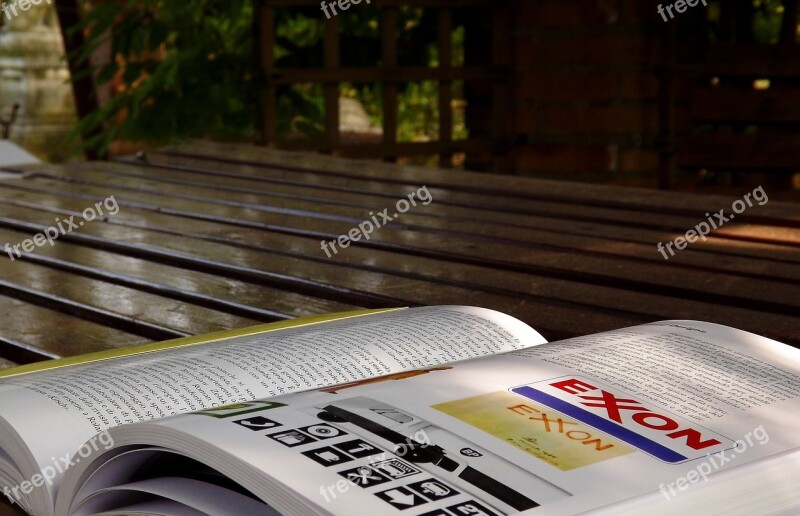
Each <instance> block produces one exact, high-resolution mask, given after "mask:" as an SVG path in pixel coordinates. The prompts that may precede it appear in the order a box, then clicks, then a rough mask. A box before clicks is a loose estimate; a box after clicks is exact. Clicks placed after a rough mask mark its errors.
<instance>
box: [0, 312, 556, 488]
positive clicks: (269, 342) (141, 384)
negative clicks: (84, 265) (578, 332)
mask: <svg viewBox="0 0 800 516" xmlns="http://www.w3.org/2000/svg"><path fill="white" fill-rule="evenodd" d="M542 342H544V339H543V338H542V337H541V336H540V335H539V334H537V333H536V332H535V331H533V330H532V329H530V328H529V327H528V326H526V325H525V324H523V323H521V322H519V321H517V320H515V319H513V318H511V317H509V316H506V315H503V314H500V313H497V312H493V311H491V310H485V309H480V308H469V307H425V308H416V309H409V310H399V311H393V312H384V313H380V314H376V315H365V316H360V317H356V318H349V319H344V320H341V321H335V322H330V323H325V324H317V325H312V326H304V327H300V328H295V329H286V330H281V331H278V332H271V333H263V334H255V335H248V336H244V337H237V338H231V339H228V340H225V341H218V342H213V343H209V344H202V345H195V346H191V347H186V348H178V349H170V350H165V351H161V352H156V353H150V354H147V355H138V356H132V357H125V358H119V359H115V360H108V361H104V362H95V363H89V364H85V365H76V366H72V367H67V368H63V369H56V370H50V371H42V372H39V373H31V374H27V375H23V376H17V377H11V378H6V379H3V380H0V415H2V418H3V419H4V420H5V421H6V422H7V423H8V425H9V426H10V427H12V428H13V429H14V430H15V431H16V432H17V433H18V434H19V435H20V436H22V437H23V439H24V440H25V442H26V443H27V445H28V446H29V447H30V449H31V450H32V452H33V456H34V458H35V460H36V463H37V464H39V466H40V467H41V468H44V467H46V466H48V465H49V464H51V463H52V461H53V457H61V456H63V455H64V454H65V453H72V454H74V453H75V450H76V449H78V447H79V446H80V445H81V444H82V443H83V442H85V441H86V440H88V439H89V438H90V437H91V436H92V435H94V434H97V433H98V432H104V431H105V430H107V429H108V428H111V427H114V426H118V425H124V424H130V423H134V422H137V421H145V420H149V419H154V418H161V417H165V416H169V415H174V414H179V413H184V412H191V411H196V410H202V409H208V408H212V407H216V406H220V405H225V404H230V403H235V402H241V401H246V400H252V399H257V398H263V397H268V396H276V395H280V394H283V393H288V392H293V391H299V390H306V389H313V388H319V387H323V386H327V385H333V384H341V383H345V382H354V381H362V380H365V379H369V378H374V377H379V376H384V375H389V374H398V373H402V372H404V371H408V370H413V369H416V368H420V367H430V366H437V365H440V364H445V363H450V362H454V361H459V360H466V359H469V358H474V357H477V356H484V355H489V354H494V353H500V352H505V351H509V350H514V349H521V348H523V347H525V346H531V345H535V344H540V343H542ZM43 421H47V422H48V423H47V424H45V425H43V424H42V422H43ZM53 425H55V426H58V427H59V430H60V431H59V432H58V434H57V436H56V438H54V435H53V434H54V433H53V431H52V427H53ZM55 483H57V480H56V481H54V484H55Z"/></svg>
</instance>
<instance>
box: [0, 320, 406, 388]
mask: <svg viewBox="0 0 800 516" xmlns="http://www.w3.org/2000/svg"><path fill="white" fill-rule="evenodd" d="M396 310H405V308H380V309H376V310H354V311H351V312H339V313H334V314H325V315H311V316H307V317H298V318H297V319H289V320H286V321H278V322H274V323H268V324H260V325H258V326H250V327H248V328H238V329H235V330H224V331H218V332H214V333H206V334H204V335H192V336H190V337H182V338H179V339H172V340H166V341H162V342H151V343H148V344H140V345H136V346H130V347H127V348H121V349H107V350H104V351H97V352H95V353H87V354H85V355H77V356H74V357H67V358H59V359H57V360H46V361H44V362H36V363H33V364H28V365H23V366H17V367H12V368H10V369H5V370H2V371H0V379H2V378H10V377H13V376H20V375H23V374H30V373H37V372H39V371H49V370H52V369H61V368H63V367H70V366H74V365H81V364H89V363H92V362H102V361H104V360H112V359H115V358H122V357H130V356H134V355H143V354H145V353H153V352H154V351H162V350H165V349H176V348H183V347H186V346H195V345H198V344H208V343H210V342H216V341H220V340H225V339H230V338H233V337H244V336H248V335H256V334H259V333H270V332H273V331H278V330H285V329H288V328H299V327H301V326H310V325H312V324H320V323H325V322H331V321H339V320H343V319H351V318H354V317H363V316H365V315H372V314H379V313H384V312H394V311H396Z"/></svg>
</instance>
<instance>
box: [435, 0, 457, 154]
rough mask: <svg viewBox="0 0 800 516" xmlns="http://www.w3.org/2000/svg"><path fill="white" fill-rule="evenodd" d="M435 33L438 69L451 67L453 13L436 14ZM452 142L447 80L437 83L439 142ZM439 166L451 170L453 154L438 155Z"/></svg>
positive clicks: (451, 111) (449, 92) (449, 11)
mask: <svg viewBox="0 0 800 516" xmlns="http://www.w3.org/2000/svg"><path fill="white" fill-rule="evenodd" d="M438 16H439V18H438V22H437V25H438V27H437V31H438V39H439V67H440V68H442V69H449V68H452V67H453V12H452V11H451V10H449V9H442V10H441V11H439V13H438ZM452 140H453V82H452V81H449V80H445V81H441V82H440V83H439V141H440V142H444V143H449V142H451V141H452ZM439 166H440V167H442V168H452V166H453V154H452V153H448V152H444V153H441V154H440V155H439Z"/></svg>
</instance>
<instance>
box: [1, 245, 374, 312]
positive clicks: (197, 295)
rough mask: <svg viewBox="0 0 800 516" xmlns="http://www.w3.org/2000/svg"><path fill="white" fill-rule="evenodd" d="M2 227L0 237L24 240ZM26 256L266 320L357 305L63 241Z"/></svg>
mask: <svg viewBox="0 0 800 516" xmlns="http://www.w3.org/2000/svg"><path fill="white" fill-rule="evenodd" d="M27 236H28V235H25V234H24V233H17V232H10V231H7V230H4V229H0V241H12V240H13V241H16V240H15V239H19V238H25V237H27ZM24 260H26V261H29V262H33V263H37V264H40V265H44V266H47V267H51V268H54V269H58V270H64V271H68V272H70V273H74V274H78V275H81V276H86V277H90V278H94V279H100V280H103V281H105V282H108V283H114V284H116V285H122V286H126V287H130V288H133V289H137V290H141V291H143V292H148V293H151V294H156V295H159V296H161V297H165V298H169V299H173V300H176V301H181V302H188V303H191V304H194V305H197V306H204V307H206V308H212V309H214V310H218V311H222V312H227V313H230V314H233V315H237V316H241V317H247V318H250V319H253V320H258V321H262V322H272V321H276V320H282V319H290V318H292V317H302V316H306V315H316V314H321V313H330V312H344V311H348V310H354V309H357V308H358V307H357V306H355V305H349V304H345V303H336V302H334V301H328V300H323V299H318V298H314V297H310V296H303V295H300V294H295V293H293V292H288V291H285V290H278V289H273V288H269V287H266V286H263V285H254V284H251V283H246V282H242V281H236V280H232V279H227V278H220V277H218V276H214V275H212V274H206V273H202V272H197V271H193V270H187V269H182V268H179V267H171V266H168V265H162V264H158V263H153V262H148V261H146V260H141V259H139V258H135V257H131V256H125V255H122V254H115V253H110V252H106V251H102V250H99V249H92V248H86V247H81V246H76V245H73V244H70V243H68V242H65V241H59V242H58V245H57V246H54V247H50V246H49V245H48V246H44V247H41V248H38V249H36V251H35V252H34V253H31V254H28V255H25V257H24Z"/></svg>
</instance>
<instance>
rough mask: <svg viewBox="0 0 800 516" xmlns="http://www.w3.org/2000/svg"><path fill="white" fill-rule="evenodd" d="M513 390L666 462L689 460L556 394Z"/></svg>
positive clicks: (533, 390) (523, 388) (519, 389)
mask: <svg viewBox="0 0 800 516" xmlns="http://www.w3.org/2000/svg"><path fill="white" fill-rule="evenodd" d="M511 392H514V393H516V394H520V395H522V396H525V397H526V398H529V399H532V400H534V401H538V402H539V403H542V404H544V405H547V406H548V407H550V408H552V409H555V410H557V411H559V412H561V413H563V414H566V415H568V416H572V417H574V418H575V419H577V420H578V421H582V422H584V423H586V424H588V425H591V426H593V427H595V428H597V429H598V430H600V431H602V432H605V433H607V434H609V435H613V436H614V437H616V438H617V439H619V440H621V441H625V442H626V443H628V444H630V445H631V446H635V447H636V448H639V449H640V450H642V451H645V452H647V453H649V454H650V455H653V456H655V457H657V458H659V459H661V460H663V461H665V462H683V461H685V460H688V457H684V456H683V455H681V454H680V453H678V452H676V451H673V450H670V449H669V448H667V447H666V446H664V445H662V444H659V443H657V442H655V441H651V440H650V439H648V438H647V437H644V436H642V435H639V434H637V433H636V432H633V431H631V430H628V429H627V428H625V427H624V426H621V425H618V424H617V423H614V422H612V421H609V420H607V419H604V418H602V417H600V416H598V415H596V414H592V413H591V412H589V411H588V410H585V409H582V408H580V407H576V406H575V405H572V404H570V403H567V402H566V401H563V400H560V399H558V398H556V397H555V396H551V395H549V394H547V393H544V392H542V391H539V390H536V389H534V388H532V387H528V386H525V387H515V388H513V389H511Z"/></svg>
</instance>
